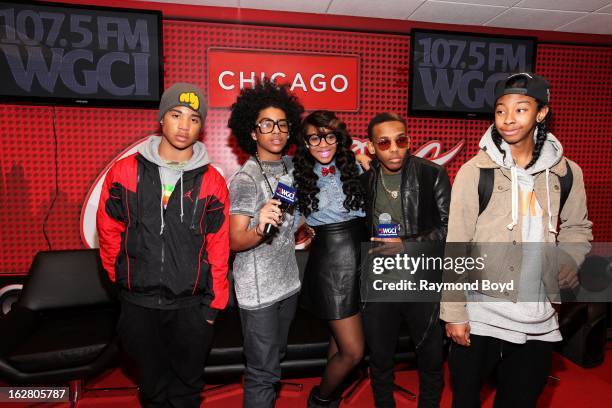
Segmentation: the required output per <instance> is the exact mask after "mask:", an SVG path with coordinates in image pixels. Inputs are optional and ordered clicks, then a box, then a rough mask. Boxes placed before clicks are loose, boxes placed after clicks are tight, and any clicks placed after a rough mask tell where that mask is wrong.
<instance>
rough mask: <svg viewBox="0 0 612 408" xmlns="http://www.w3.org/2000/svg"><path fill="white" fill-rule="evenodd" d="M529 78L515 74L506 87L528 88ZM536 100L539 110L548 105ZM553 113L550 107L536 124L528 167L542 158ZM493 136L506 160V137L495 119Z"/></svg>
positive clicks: (492, 129) (492, 130)
mask: <svg viewBox="0 0 612 408" xmlns="http://www.w3.org/2000/svg"><path fill="white" fill-rule="evenodd" d="M528 80H529V77H527V76H525V75H514V76H513V77H512V78H511V79H510V80H508V81H507V82H506V84H505V85H504V89H509V88H526V87H527V81H528ZM536 101H537V102H538V111H539V110H540V109H542V108H543V107H545V106H547V105H548V104H547V103H546V102H544V101H540V100H537V99H536ZM551 115H552V112H551V111H550V108H549V110H548V114H547V115H546V117H545V118H544V119H543V120H542V121H541V122H538V123H537V124H536V127H537V132H536V140H535V146H534V147H533V154H532V155H531V161H530V162H529V163H527V166H525V168H526V169H528V168H529V167H531V166H533V165H534V164H535V163H536V162H537V161H538V159H539V158H540V154H541V153H542V147H544V143H545V142H546V139H547V137H548V127H547V125H546V123H547V122H550V119H551ZM491 137H492V138H493V143H495V146H497V149H498V150H499V151H500V152H501V154H502V155H503V160H506V151H505V150H504V149H502V147H501V144H502V141H503V140H504V139H503V137H502V135H501V134H500V133H499V131H498V130H497V128H496V127H495V121H494V122H493V126H492V128H491Z"/></svg>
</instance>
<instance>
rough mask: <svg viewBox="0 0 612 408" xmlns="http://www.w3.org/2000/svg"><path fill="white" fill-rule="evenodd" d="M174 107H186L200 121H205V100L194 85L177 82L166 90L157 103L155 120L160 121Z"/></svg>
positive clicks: (206, 107) (206, 108)
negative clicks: (196, 113) (197, 116)
mask: <svg viewBox="0 0 612 408" xmlns="http://www.w3.org/2000/svg"><path fill="white" fill-rule="evenodd" d="M175 106H186V107H188V108H191V109H193V110H194V111H196V112H198V113H199V114H200V118H202V121H204V120H205V119H206V112H207V111H208V106H206V98H204V95H203V94H202V91H201V90H200V88H198V87H197V86H196V85H193V84H188V83H185V82H177V83H175V84H173V85H172V86H171V87H170V88H168V89H166V90H165V91H164V93H163V95H162V97H161V100H160V101H159V114H158V115H157V120H158V121H160V120H162V118H163V117H164V115H165V114H166V112H168V111H169V110H170V109H172V108H174V107H175Z"/></svg>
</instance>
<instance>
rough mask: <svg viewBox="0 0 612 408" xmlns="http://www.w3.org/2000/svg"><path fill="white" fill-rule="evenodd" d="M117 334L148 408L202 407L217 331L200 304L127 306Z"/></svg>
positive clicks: (129, 304) (127, 304)
mask: <svg viewBox="0 0 612 408" xmlns="http://www.w3.org/2000/svg"><path fill="white" fill-rule="evenodd" d="M118 330H119V336H120V339H121V345H122V348H123V351H124V352H125V354H127V357H128V359H129V360H131V361H132V363H133V364H134V368H135V370H136V373H135V374H136V380H137V382H138V387H139V390H140V399H141V403H142V406H143V407H147V408H149V407H150V408H157V407H175V408H179V407H180V408H187V407H189V408H196V407H199V406H200V392H201V391H202V389H203V387H204V365H205V364H206V358H207V357H208V353H209V351H210V346H211V344H212V338H213V326H212V325H210V324H209V323H207V322H206V320H205V319H204V314H203V313H202V309H201V308H200V306H199V305H197V306H193V307H189V308H184V309H178V310H159V309H150V308H145V307H142V306H137V305H134V304H132V303H129V302H126V301H123V302H122V305H121V317H120V319H119V324H118Z"/></svg>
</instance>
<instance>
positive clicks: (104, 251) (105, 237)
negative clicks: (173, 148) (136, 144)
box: [96, 156, 136, 282]
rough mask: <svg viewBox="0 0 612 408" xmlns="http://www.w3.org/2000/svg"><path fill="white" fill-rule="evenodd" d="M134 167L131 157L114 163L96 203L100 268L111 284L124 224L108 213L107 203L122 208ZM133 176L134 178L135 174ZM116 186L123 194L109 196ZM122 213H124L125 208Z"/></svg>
mask: <svg viewBox="0 0 612 408" xmlns="http://www.w3.org/2000/svg"><path fill="white" fill-rule="evenodd" d="M135 165H136V163H135V160H134V157H133V156H132V157H128V158H126V159H123V160H120V161H119V162H117V163H115V164H114V165H113V166H112V167H111V168H110V170H109V171H108V173H107V174H106V177H105V178H104V183H103V185H102V191H101V192H100V201H99V202H98V211H97V213H96V229H97V231H98V241H99V243H100V258H101V260H102V266H103V267H104V269H105V270H106V273H108V277H109V278H110V280H111V281H113V282H115V279H116V271H115V262H116V261H117V256H118V255H119V252H120V251H121V237H122V234H123V233H124V232H125V229H126V223H125V221H123V220H120V219H117V218H116V217H113V216H112V215H111V214H109V213H108V211H107V203H108V204H109V206H110V207H113V208H117V207H119V206H121V207H123V204H122V203H123V202H124V201H125V200H127V190H128V189H129V187H134V186H135V180H129V179H128V178H129V177H130V176H132V173H134V171H133V170H134V169H135V167H134V166H135ZM130 170H131V171H130ZM133 176H134V177H136V175H135V174H134V175H133ZM116 184H119V185H121V186H122V187H124V188H123V189H122V190H123V194H111V189H112V188H113V185H116ZM109 201H110V202H109ZM124 211H126V210H125V208H124ZM124 215H125V216H126V217H127V216H128V214H124Z"/></svg>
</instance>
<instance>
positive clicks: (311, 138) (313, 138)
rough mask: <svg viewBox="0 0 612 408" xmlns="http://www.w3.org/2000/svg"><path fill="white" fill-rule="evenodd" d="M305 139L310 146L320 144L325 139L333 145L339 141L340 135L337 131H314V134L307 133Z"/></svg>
mask: <svg viewBox="0 0 612 408" xmlns="http://www.w3.org/2000/svg"><path fill="white" fill-rule="evenodd" d="M304 139H305V140H306V143H308V145H309V146H318V145H320V144H321V141H323V140H325V143H327V144H328V145H333V144H336V143H337V142H338V135H336V133H335V132H329V133H313V134H312V135H306V136H305V137H304Z"/></svg>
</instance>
